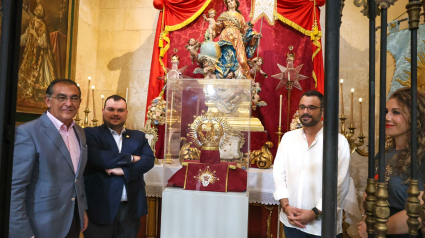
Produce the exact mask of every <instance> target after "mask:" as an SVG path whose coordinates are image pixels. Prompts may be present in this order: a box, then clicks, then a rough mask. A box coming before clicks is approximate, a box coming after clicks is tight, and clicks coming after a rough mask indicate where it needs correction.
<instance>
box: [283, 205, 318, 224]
mask: <svg viewBox="0 0 425 238" xmlns="http://www.w3.org/2000/svg"><path fill="white" fill-rule="evenodd" d="M293 211H294V214H299V215H295V216H289V215H288V219H289V220H292V221H293V222H294V223H300V224H301V225H303V226H304V227H303V228H305V225H307V224H308V223H310V222H312V221H314V219H315V218H316V214H314V212H313V211H312V210H305V209H299V208H296V207H294V208H293Z"/></svg>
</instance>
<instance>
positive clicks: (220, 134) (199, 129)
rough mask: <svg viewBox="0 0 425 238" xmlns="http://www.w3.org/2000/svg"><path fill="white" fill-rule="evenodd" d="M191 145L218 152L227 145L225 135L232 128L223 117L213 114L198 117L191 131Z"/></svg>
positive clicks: (191, 126)
mask: <svg viewBox="0 0 425 238" xmlns="http://www.w3.org/2000/svg"><path fill="white" fill-rule="evenodd" d="M189 130H190V131H189V138H190V140H191V142H190V143H192V144H194V145H195V146H196V147H198V148H200V147H202V148H203V149H207V150H218V148H219V147H223V146H225V145H226V144H227V142H228V140H227V139H226V137H225V133H226V132H227V131H229V130H230V126H229V125H228V124H227V121H226V120H225V119H224V118H223V117H219V116H216V115H215V114H212V113H207V114H203V115H201V116H198V117H196V119H195V120H194V121H193V123H192V124H191V125H190V129H189Z"/></svg>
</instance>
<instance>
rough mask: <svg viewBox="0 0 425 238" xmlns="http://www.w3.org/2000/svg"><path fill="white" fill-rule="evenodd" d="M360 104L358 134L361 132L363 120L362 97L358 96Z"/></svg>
mask: <svg viewBox="0 0 425 238" xmlns="http://www.w3.org/2000/svg"><path fill="white" fill-rule="evenodd" d="M359 104H360V134H363V121H362V98H359Z"/></svg>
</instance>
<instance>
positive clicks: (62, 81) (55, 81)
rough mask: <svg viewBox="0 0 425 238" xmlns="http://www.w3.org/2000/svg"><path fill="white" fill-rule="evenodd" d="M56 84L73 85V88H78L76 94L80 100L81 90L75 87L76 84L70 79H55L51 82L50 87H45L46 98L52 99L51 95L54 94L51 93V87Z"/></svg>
mask: <svg viewBox="0 0 425 238" xmlns="http://www.w3.org/2000/svg"><path fill="white" fill-rule="evenodd" d="M57 83H63V84H67V85H75V87H77V88H78V92H79V93H80V95H79V96H80V98H81V89H80V87H78V85H77V83H76V82H74V81H72V80H71V79H55V80H53V81H52V82H51V83H50V85H49V87H47V89H46V96H47V97H49V98H50V97H52V95H53V93H55V92H53V87H54V86H55V84H57Z"/></svg>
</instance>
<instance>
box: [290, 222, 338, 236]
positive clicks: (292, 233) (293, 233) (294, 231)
mask: <svg viewBox="0 0 425 238" xmlns="http://www.w3.org/2000/svg"><path fill="white" fill-rule="evenodd" d="M283 230H284V231H285V236H286V237H288V238H320V237H321V236H315V235H311V234H308V233H305V232H302V231H300V230H298V229H296V228H292V227H287V226H285V225H283ZM336 238H342V234H338V235H337V236H336Z"/></svg>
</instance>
